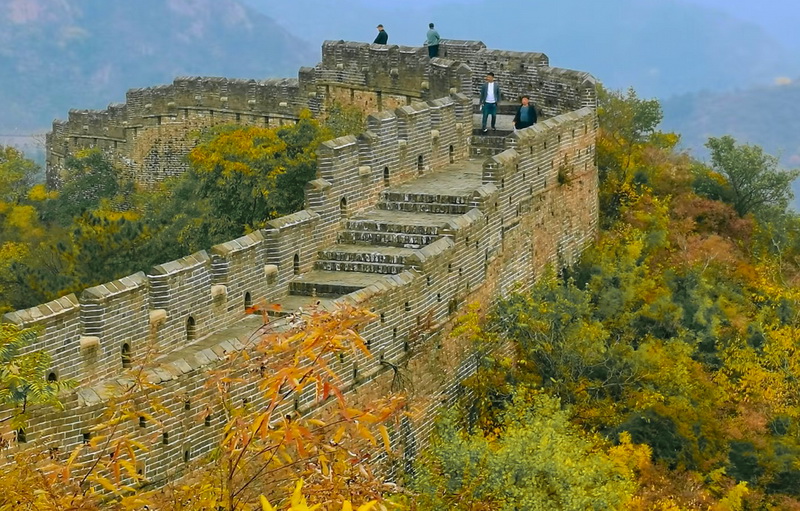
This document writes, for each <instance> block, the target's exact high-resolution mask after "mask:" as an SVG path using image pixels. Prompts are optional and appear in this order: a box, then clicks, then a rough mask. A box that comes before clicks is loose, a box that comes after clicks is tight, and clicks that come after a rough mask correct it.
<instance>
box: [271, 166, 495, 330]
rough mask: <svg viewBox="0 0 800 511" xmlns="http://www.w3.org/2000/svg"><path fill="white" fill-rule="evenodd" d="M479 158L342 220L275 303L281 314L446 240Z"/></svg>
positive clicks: (362, 282)
mask: <svg viewBox="0 0 800 511" xmlns="http://www.w3.org/2000/svg"><path fill="white" fill-rule="evenodd" d="M482 163H483V159H475V160H469V161H465V162H460V163H455V164H451V165H450V166H448V167H447V168H445V169H443V170H441V171H438V172H435V173H432V174H429V175H426V176H423V177H420V178H418V179H416V180H414V181H412V182H410V183H405V184H402V185H399V186H394V187H390V188H388V189H386V190H384V191H383V192H382V193H381V197H380V200H379V202H378V204H377V207H376V208H374V209H371V210H368V211H365V212H363V213H361V214H358V215H355V216H353V217H351V218H349V219H347V221H346V223H345V228H344V230H343V231H341V232H340V233H339V236H338V240H337V243H336V244H334V245H332V246H329V247H326V248H325V249H323V250H321V251H320V252H319V254H318V260H317V261H316V263H315V267H314V270H312V271H310V272H307V273H304V274H301V275H298V276H297V277H295V278H294V280H293V281H292V282H291V283H290V285H289V296H287V297H286V298H285V299H283V300H281V307H282V314H285V313H290V312H292V311H294V310H297V309H298V308H301V307H307V306H309V305H312V304H313V305H320V306H323V307H324V306H326V305H327V304H329V303H330V302H332V301H333V300H334V299H336V298H338V297H340V296H343V295H346V294H349V293H352V292H354V291H357V290H359V289H363V288H365V287H367V286H370V285H372V284H376V283H378V282H380V281H381V280H383V279H384V278H385V276H386V275H396V274H399V273H401V272H403V271H405V270H407V269H410V268H413V265H412V264H411V261H412V260H417V261H418V260H420V259H419V258H417V257H412V256H414V255H415V254H416V253H417V251H419V250H420V249H422V248H423V247H425V246H427V245H430V244H431V243H433V242H435V241H436V240H438V239H440V238H442V237H443V236H448V235H449V234H448V225H449V223H450V222H451V221H453V220H455V219H456V218H458V217H460V216H461V215H463V214H465V213H467V212H468V211H469V210H470V209H471V206H470V200H471V196H472V193H473V192H474V191H475V190H476V189H477V188H479V187H480V186H481V184H482V182H481V176H482Z"/></svg>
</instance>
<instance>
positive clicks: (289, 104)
mask: <svg viewBox="0 0 800 511" xmlns="http://www.w3.org/2000/svg"><path fill="white" fill-rule="evenodd" d="M440 52H441V55H442V56H441V57H440V58H436V59H429V58H428V57H427V50H426V49H425V48H424V47H410V46H397V45H372V44H367V43H355V42H346V41H326V42H325V43H324V44H323V46H322V61H321V62H320V63H319V64H317V66H316V67H314V68H310V67H308V68H302V69H301V70H300V71H299V73H298V78H297V79H271V80H234V79H227V78H211V77H182V78H176V79H175V80H174V82H173V83H172V84H171V85H163V86H158V87H151V88H146V89H132V90H130V91H128V93H127V95H126V102H125V103H124V104H112V105H110V106H109V107H108V108H107V109H106V110H71V111H70V112H69V117H68V119H67V120H66V121H55V122H54V123H53V130H52V132H50V133H49V134H48V135H47V142H46V148H47V161H46V167H47V182H48V185H49V186H50V187H54V188H57V187H58V186H60V184H61V181H62V179H63V177H64V165H65V161H66V159H67V158H68V157H69V156H70V155H74V154H76V153H77V152H78V151H80V150H82V149H89V148H96V149H100V150H101V151H103V152H104V153H105V154H106V155H107V156H108V157H109V158H110V160H111V161H112V162H113V163H114V165H115V166H116V167H117V168H119V169H120V172H121V173H122V175H123V176H125V177H127V178H130V179H133V180H135V181H136V182H137V183H139V184H140V185H144V186H152V185H153V184H155V183H157V182H159V181H162V180H164V179H166V178H168V177H172V176H177V175H180V174H181V173H183V172H184V171H185V170H186V169H187V162H186V155H187V154H188V153H189V151H191V149H192V148H194V147H195V146H196V145H197V143H198V141H199V137H198V134H199V132H200V131H201V130H202V129H204V128H208V127H211V126H216V125H220V124H240V125H251V126H278V125H281V124H283V123H286V122H295V121H296V119H297V117H298V115H299V113H300V111H301V110H302V109H309V110H310V111H311V112H312V113H313V114H314V115H318V116H321V115H324V114H325V110H326V107H327V106H328V105H330V104H331V103H333V102H337V103H341V104H346V105H355V106H358V107H359V108H360V109H362V110H363V111H364V112H366V113H371V112H377V111H381V110H393V109H395V108H398V107H402V106H408V105H410V104H411V103H412V102H415V101H420V100H424V101H430V100H433V99H436V98H441V97H446V96H448V95H449V94H451V93H452V92H458V91H460V92H462V93H463V94H465V95H466V96H467V97H474V96H477V94H478V92H479V90H480V89H479V88H480V84H481V83H483V79H484V76H485V73H486V72H488V71H493V72H494V73H495V74H496V75H497V79H498V82H499V83H500V84H501V85H502V87H503V90H504V91H505V96H506V99H508V100H511V101H516V100H517V99H518V97H519V96H520V95H522V94H529V95H531V96H532V98H533V100H534V103H535V104H536V106H537V108H538V109H539V110H540V112H541V113H542V115H543V117H553V116H556V115H560V114H563V113H566V112H569V111H573V110H576V109H578V108H580V107H583V106H589V107H594V106H595V102H596V99H595V92H594V88H595V82H594V79H593V78H592V77H591V75H589V74H588V73H583V72H578V71H570V70H565V69H558V68H551V67H549V63H548V59H547V56H545V55H544V54H542V53H528V52H510V51H501V50H489V49H487V48H486V46H485V45H484V44H483V43H481V42H480V41H454V40H443V41H442V44H441V49H440Z"/></svg>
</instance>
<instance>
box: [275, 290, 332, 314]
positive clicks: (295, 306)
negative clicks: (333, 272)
mask: <svg viewBox="0 0 800 511" xmlns="http://www.w3.org/2000/svg"><path fill="white" fill-rule="evenodd" d="M335 301H336V298H333V297H320V296H305V295H286V296H284V297H283V298H281V299H280V300H276V303H277V304H279V305H280V310H271V311H269V313H270V315H273V316H287V315H289V314H293V313H297V312H299V311H300V310H301V309H302V311H303V312H310V311H312V310H314V309H317V310H320V311H322V310H328V311H329V310H333V309H334V308H335V307H336V305H335V303H334V302H335Z"/></svg>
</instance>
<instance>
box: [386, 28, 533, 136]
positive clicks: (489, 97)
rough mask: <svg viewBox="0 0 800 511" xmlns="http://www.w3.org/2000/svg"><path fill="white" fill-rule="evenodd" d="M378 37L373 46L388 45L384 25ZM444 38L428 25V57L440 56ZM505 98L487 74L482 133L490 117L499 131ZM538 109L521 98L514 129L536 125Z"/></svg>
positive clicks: (482, 97)
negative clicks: (440, 43)
mask: <svg viewBox="0 0 800 511" xmlns="http://www.w3.org/2000/svg"><path fill="white" fill-rule="evenodd" d="M377 28H378V35H377V36H376V37H375V40H374V41H373V42H372V44H388V43H389V33H388V32H386V29H385V28H384V26H383V25H378V27H377ZM441 39H442V38H441V37H440V36H439V32H438V31H437V30H436V28H435V27H434V25H433V23H429V24H428V33H427V34H426V36H425V42H426V43H427V46H428V57H430V58H434V57H438V56H439V41H440V40H441ZM502 98H503V92H502V89H500V84H498V83H497V82H496V81H495V80H494V73H492V72H489V73H487V74H486V82H484V84H483V85H481V95H480V107H481V133H487V132H488V131H489V127H488V126H487V121H488V120H489V117H491V119H492V123H491V129H492V131H497V104H498V103H500V100H501V99H502ZM536 119H537V115H536V107H535V106H534V105H533V103H531V99H530V96H528V95H524V96H522V97H521V98H520V105H519V107H518V108H517V113H516V114H515V115H514V121H513V123H514V129H515V130H521V129H524V128H527V127H529V126H533V125H534V124H536Z"/></svg>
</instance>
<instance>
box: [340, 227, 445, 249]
mask: <svg viewBox="0 0 800 511" xmlns="http://www.w3.org/2000/svg"><path fill="white" fill-rule="evenodd" d="M438 238H439V235H438V234H407V233H404V232H375V231H351V230H347V231H342V232H340V233H339V243H346V244H362V245H363V244H366V245H387V246H390V247H405V248H420V247H424V246H425V245H430V244H431V243H433V242H434V241H436V240H437V239H438Z"/></svg>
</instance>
